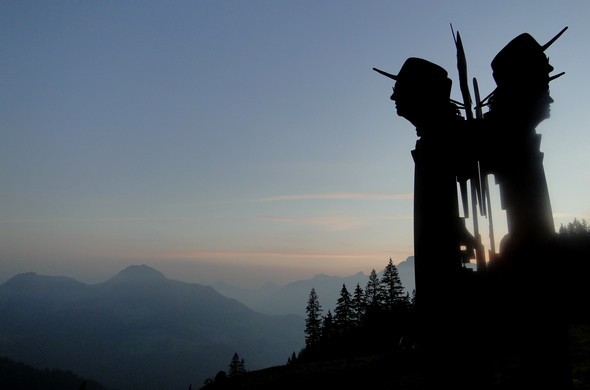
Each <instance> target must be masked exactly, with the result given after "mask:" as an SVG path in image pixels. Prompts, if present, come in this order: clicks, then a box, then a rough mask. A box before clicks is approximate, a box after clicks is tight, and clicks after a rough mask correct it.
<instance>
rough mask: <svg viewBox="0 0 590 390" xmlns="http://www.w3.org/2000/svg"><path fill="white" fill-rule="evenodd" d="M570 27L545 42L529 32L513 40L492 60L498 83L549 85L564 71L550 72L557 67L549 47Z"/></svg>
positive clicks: (500, 84)
mask: <svg viewBox="0 0 590 390" xmlns="http://www.w3.org/2000/svg"><path fill="white" fill-rule="evenodd" d="M566 29H567V27H566V28H564V29H563V30H562V31H561V32H560V33H559V34H557V35H556V36H555V37H554V38H553V39H551V40H550V41H549V42H547V43H546V44H545V45H541V44H539V43H538V42H537V41H536V40H535V38H533V37H532V36H531V35H530V34H528V33H523V34H520V35H519V36H517V37H516V38H514V39H513V40H511V41H510V42H509V43H508V44H507V45H506V46H504V48H503V49H502V50H500V52H498V54H497V55H496V56H495V57H494V59H493V60H492V71H493V77H494V80H495V81H496V85H497V86H498V87H510V86H522V85H546V84H548V83H549V81H551V80H554V79H556V78H557V77H559V76H561V75H563V73H559V74H557V75H554V76H550V75H549V74H550V73H551V72H552V71H553V70H554V68H553V66H551V64H549V58H548V57H547V56H546V55H545V50H546V49H547V48H548V47H549V46H550V45H551V44H552V43H553V42H555V40H557V38H559V36H561V34H563V33H564V32H565V30H566Z"/></svg>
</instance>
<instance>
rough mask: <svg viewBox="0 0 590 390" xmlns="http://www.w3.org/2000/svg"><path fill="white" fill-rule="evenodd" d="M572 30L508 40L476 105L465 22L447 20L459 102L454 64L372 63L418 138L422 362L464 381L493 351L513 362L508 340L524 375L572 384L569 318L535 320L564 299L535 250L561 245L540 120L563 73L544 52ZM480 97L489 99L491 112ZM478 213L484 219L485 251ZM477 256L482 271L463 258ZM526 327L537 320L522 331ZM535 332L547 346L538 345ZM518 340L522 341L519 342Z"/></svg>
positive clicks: (480, 374)
mask: <svg viewBox="0 0 590 390" xmlns="http://www.w3.org/2000/svg"><path fill="white" fill-rule="evenodd" d="M451 29H452V26H451ZM566 29H567V27H566V28H564V29H563V30H562V31H561V32H560V33H559V34H557V35H556V36H555V37H554V38H552V39H551V40H550V41H549V42H548V43H546V44H545V45H540V44H539V43H537V41H536V40H535V39H534V38H533V37H532V36H530V35H529V34H526V33H525V34H521V35H519V36H517V37H516V38H514V39H513V40H512V41H510V42H509V43H508V44H507V45H506V47H504V48H503V49H502V50H501V51H500V52H499V53H498V54H497V55H496V56H495V58H494V59H493V61H492V63H491V66H492V71H493V77H494V80H495V81H496V84H497V87H496V89H495V90H494V91H493V92H492V93H491V94H490V95H488V97H486V98H485V99H483V100H481V99H480V95H479V88H478V85H477V80H476V79H475V78H474V79H473V88H474V93H475V108H474V109H475V115H474V113H473V112H472V105H473V102H472V98H471V94H470V91H469V86H468V76H467V61H466V56H465V52H464V49H463V44H462V41H461V37H460V35H459V33H458V32H457V33H456V34H455V32H454V31H452V32H453V39H454V42H455V46H456V49H457V67H458V71H459V83H460V90H461V93H462V97H463V102H462V103H460V102H457V101H454V100H452V99H451V98H450V92H451V85H452V81H451V80H450V79H449V78H448V74H447V71H446V70H445V69H443V68H442V67H440V66H439V65H436V64H434V63H432V62H429V61H427V60H424V59H421V58H414V57H412V58H408V59H407V60H406V61H405V63H404V64H403V66H402V68H401V69H400V70H399V72H398V74H397V75H395V74H391V73H388V72H385V71H383V70H380V69H377V68H373V69H374V70H375V71H377V72H378V73H380V74H382V75H384V76H386V77H389V78H391V79H393V80H395V87H394V91H393V94H392V95H391V100H393V101H394V102H395V106H396V110H397V114H398V115H399V116H401V117H404V118H405V119H407V120H408V121H410V122H411V123H412V124H413V125H414V126H415V127H416V133H417V135H418V137H419V139H418V140H417V142H416V147H415V149H414V150H413V151H412V157H413V159H414V162H415V177H414V257H415V259H414V261H415V278H416V281H415V282H416V305H417V310H418V313H419V328H420V329H419V334H420V337H421V342H422V343H423V346H424V348H425V350H426V351H427V356H428V358H427V366H428V367H431V368H434V367H436V370H435V372H436V374H437V375H438V376H440V377H446V378H447V380H448V381H449V382H451V381H452V382H454V383H455V384H457V385H459V386H460V387H461V386H464V387H465V388H468V387H470V386H473V385H474V384H477V385H483V384H484V383H487V384H489V383H492V377H494V374H492V373H491V372H490V370H491V368H490V366H491V365H493V364H496V365H497V364H498V361H501V362H502V363H500V365H501V364H509V363H506V361H504V360H503V359H504V358H505V356H504V354H505V352H506V351H504V350H503V349H508V350H510V354H509V355H510V357H511V358H514V356H518V357H519V358H522V359H523V360H524V362H525V363H523V370H524V372H525V376H526V377H527V380H528V382H527V385H531V384H534V385H536V384H539V385H540V384H544V385H547V384H549V385H551V386H558V388H560V389H561V388H567V387H568V386H569V382H568V381H569V377H568V374H567V365H566V364H565V363H563V362H560V359H562V358H563V356H564V353H565V352H564V350H563V345H564V340H563V338H562V331H563V326H562V323H561V322H559V321H547V320H546V319H545V321H544V323H542V324H539V322H540V321H543V320H544V317H543V315H545V314H547V313H550V314H551V315H558V313H559V309H558V307H557V306H556V302H555V300H554V299H550V298H549V297H548V296H547V294H546V290H547V289H546V287H544V286H542V283H544V282H546V281H545V280H543V278H544V277H547V276H548V275H547V274H546V271H544V270H542V266H543V265H542V263H541V262H539V260H540V258H539V257H540V256H541V255H543V256H547V255H548V254H549V253H552V251H554V250H555V248H556V247H555V246H554V241H555V227H554V221H553V216H552V211H551V205H550V201H549V192H548V188H547V181H546V178H545V173H544V169H543V163H542V162H543V153H541V151H540V141H541V136H540V135H539V134H537V133H536V131H535V128H536V126H537V125H538V124H539V123H540V122H541V121H542V120H544V119H546V118H547V117H548V113H549V110H548V107H549V105H550V104H551V103H552V102H553V100H552V98H551V96H550V95H549V82H550V81H551V80H554V79H556V78H557V77H559V76H561V75H562V74H563V73H560V74H558V75H555V76H551V75H550V73H551V72H552V71H553V67H552V66H551V65H550V64H549V61H548V58H547V57H546V55H545V53H544V51H545V50H546V49H547V48H548V47H549V46H550V45H551V44H552V43H553V42H555V40H557V39H558V38H559V36H561V34H563V32H565V30H566ZM425 96H427V97H428V102H429V104H428V106H427V105H426V104H425ZM483 107H488V108H489V110H488V112H487V113H484V112H483ZM460 110H464V112H465V117H463V116H462V115H460V112H461V111H460ZM490 175H493V176H494V177H495V179H496V183H497V184H498V185H499V190H500V196H501V207H502V209H503V210H505V211H506V216H507V226H508V234H507V235H506V236H505V237H504V238H503V239H502V242H501V244H500V248H499V250H498V251H496V244H495V237H494V234H493V233H494V232H493V223H492V213H493V210H492V207H491V202H490V188H489V180H488V177H489V176H490ZM468 186H469V187H470V194H469V195H470V196H468V190H467V188H468ZM457 188H459V190H457ZM459 194H460V196H459ZM469 201H471V212H470V210H469ZM460 203H462V205H463V207H462V213H463V217H462V216H461V213H460V208H459V204H460ZM480 217H485V218H487V219H488V223H489V225H488V226H489V230H490V241H489V248H488V254H487V259H486V253H485V250H484V245H483V244H482V240H481V235H480V232H479V218H480ZM467 218H471V219H472V222H473V233H472V232H470V231H469V230H468V229H467V228H466V225H465V220H466V219H467ZM473 259H474V260H475V263H476V266H477V267H476V270H477V271H476V272H471V269H467V268H466V267H465V266H464V265H465V264H466V263H470V262H471V260H473ZM531 271H532V272H531ZM543 310H545V311H543ZM468 326H471V327H473V330H474V332H476V333H479V334H481V335H483V336H482V337H481V342H480V343H479V344H477V347H474V345H475V344H473V343H472V342H471V341H470V340H469V339H468V336H467V335H466V334H465V333H464V328H465V327H468ZM530 327H536V329H537V330H536V331H535V330H529V334H526V331H527V328H530ZM545 333H546V334H545ZM540 336H543V337H544V339H545V340H544V344H543V346H544V347H545V348H546V350H542V348H540V347H539V346H538V345H537V344H535V342H537V343H538V340H535V338H536V337H540ZM521 342H522V345H523V346H524V348H526V349H527V350H520V349H517V348H516V347H515V345H517V344H518V345H520V344H519V343H521ZM449 348H457V350H456V351H455V352H456V353H455V356H459V357H458V360H455V359H450V356H449V355H448V352H449V351H448V349H449ZM441 351H444V352H441ZM445 359H446V360H445ZM470 361H471V363H469V362H470ZM461 364H467V366H466V368H465V370H458V371H457V365H461ZM535 365H536V367H534V368H531V366H535ZM467 371H469V372H471V373H472V374H467ZM458 372H460V373H461V374H457V373H458ZM449 373H454V374H449ZM484 373H486V374H484ZM551 373H554V375H551ZM541 374H542V378H543V379H542V380H540V379H539V378H540V376H539V375H541ZM448 375H450V376H448ZM470 375H471V376H470ZM496 377H497V375H496ZM459 378H460V379H459ZM465 378H468V379H465ZM484 378H485V379H484ZM477 381H479V382H477ZM500 381H501V380H500ZM476 382H477V383H476ZM490 388H492V387H490ZM556 388H557V387H556Z"/></svg>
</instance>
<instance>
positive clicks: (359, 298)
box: [350, 283, 367, 326]
mask: <svg viewBox="0 0 590 390" xmlns="http://www.w3.org/2000/svg"><path fill="white" fill-rule="evenodd" d="M366 304H367V302H366V301H365V292H364V291H363V289H362V288H361V285H360V283H357V284H356V287H355V289H354V293H353V295H352V302H351V305H350V312H351V313H350V314H351V322H352V324H353V325H354V326H361V325H362V322H363V319H364V318H365V309H366Z"/></svg>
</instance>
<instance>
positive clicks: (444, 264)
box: [373, 57, 465, 305]
mask: <svg viewBox="0 0 590 390" xmlns="http://www.w3.org/2000/svg"><path fill="white" fill-rule="evenodd" d="M373 69H374V70H375V71H377V72H379V73H380V74H382V75H384V76H386V77H389V78H391V79H393V80H395V86H394V88H393V94H392V95H391V97H390V99H391V100H392V101H394V102H395V107H396V111H397V114H398V115H399V116H401V117H403V118H405V119H407V120H408V121H410V122H411V123H412V124H413V125H414V126H415V127H416V133H417V135H418V137H420V138H419V139H418V140H417V142H416V148H415V149H414V150H413V151H412V156H413V158H414V162H415V176H414V256H415V260H414V263H415V271H416V299H417V302H420V300H422V302H424V303H423V304H424V305H426V301H427V296H428V295H429V293H428V290H429V289H430V288H431V286H432V285H434V284H436V282H435V281H434V280H433V279H435V278H436V279H437V280H439V278H438V277H437V276H435V275H439V276H440V275H441V274H444V273H455V272H460V269H461V267H462V262H461V254H460V249H459V246H460V244H459V236H460V233H459V232H460V229H459V227H460V224H461V221H460V219H459V210H458V203H457V183H456V179H455V177H456V161H455V157H456V155H457V153H456V150H454V145H456V142H455V141H456V140H457V138H458V134H459V133H460V131H461V130H460V129H461V128H463V123H464V122H465V121H464V120H463V118H462V117H461V116H460V115H459V110H458V109H457V107H456V106H455V105H454V104H453V103H451V100H450V93H451V85H452V82H451V80H450V79H449V78H448V76H447V71H446V70H445V69H444V68H442V67H440V66H439V65H437V64H434V63H432V62H430V61H427V60H424V59H422V58H415V57H410V58H408V59H407V60H406V61H405V62H404V64H403V65H402V67H401V69H400V71H399V72H398V74H397V75H393V74H390V73H387V72H384V71H382V70H379V69H376V68H373ZM449 276H450V275H449Z"/></svg>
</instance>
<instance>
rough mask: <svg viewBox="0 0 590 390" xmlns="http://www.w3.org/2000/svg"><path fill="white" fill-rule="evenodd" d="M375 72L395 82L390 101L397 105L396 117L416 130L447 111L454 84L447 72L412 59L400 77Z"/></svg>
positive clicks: (404, 65) (430, 64)
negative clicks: (399, 117)
mask: <svg viewBox="0 0 590 390" xmlns="http://www.w3.org/2000/svg"><path fill="white" fill-rule="evenodd" d="M373 70H375V71H377V72H379V73H381V74H382V75H384V76H387V77H389V78H391V79H393V80H395V81H396V83H395V86H394V88H393V94H392V95H391V97H390V99H391V100H393V101H395V107H396V110H397V114H398V115H399V116H401V117H404V118H406V119H407V120H409V121H410V122H412V123H413V124H414V125H415V126H416V127H421V126H423V125H424V124H425V123H428V121H429V120H430V119H429V118H432V116H433V113H434V112H436V111H437V110H438V109H439V108H442V107H444V109H447V107H448V104H449V101H450V94H451V85H452V82H451V79H449V78H448V74H447V71H446V70H445V69H444V68H442V67H440V66H438V65H436V64H434V63H432V62H430V61H427V60H424V59H422V58H416V57H410V58H408V59H407V60H406V61H405V62H404V64H403V65H402V67H401V69H400V71H399V72H398V74H397V75H393V74H390V73H387V72H384V71H382V70H379V69H376V68H373ZM434 116H436V114H434Z"/></svg>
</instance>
